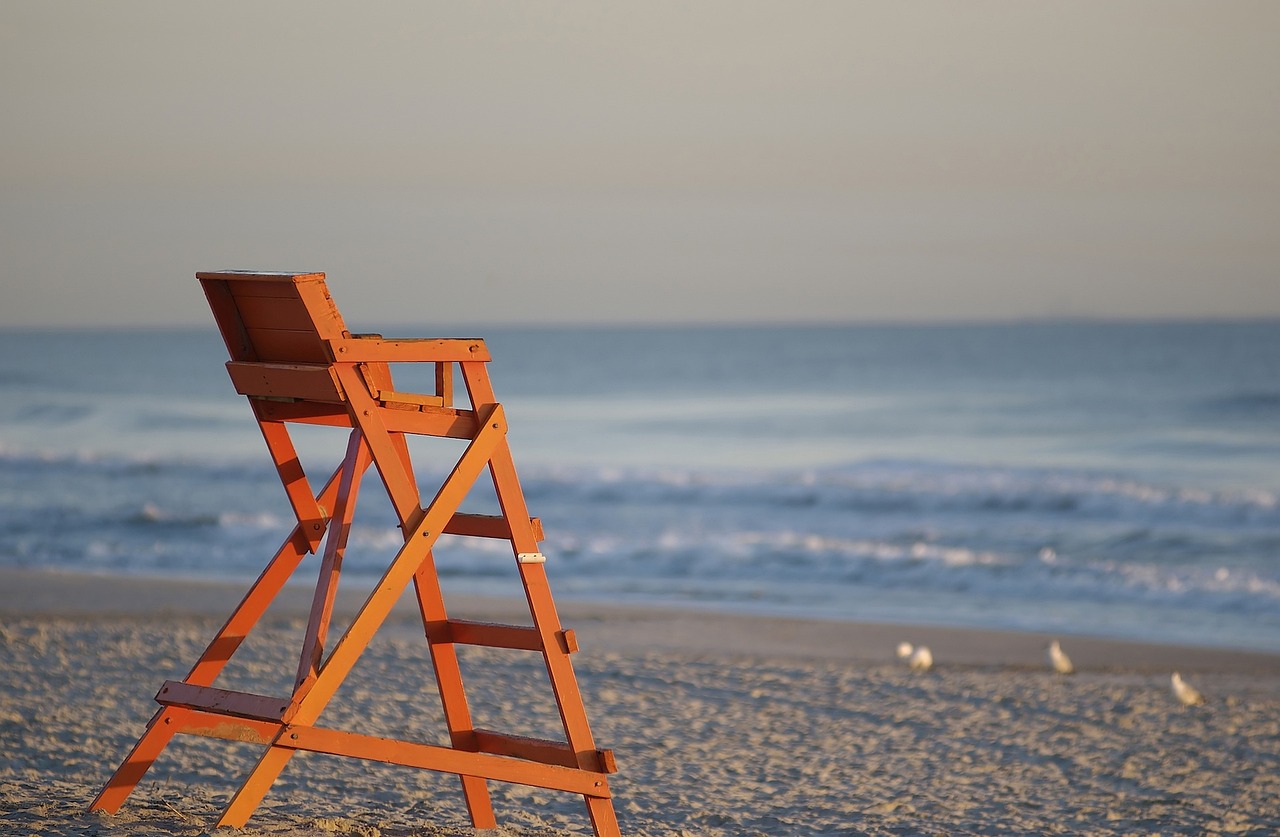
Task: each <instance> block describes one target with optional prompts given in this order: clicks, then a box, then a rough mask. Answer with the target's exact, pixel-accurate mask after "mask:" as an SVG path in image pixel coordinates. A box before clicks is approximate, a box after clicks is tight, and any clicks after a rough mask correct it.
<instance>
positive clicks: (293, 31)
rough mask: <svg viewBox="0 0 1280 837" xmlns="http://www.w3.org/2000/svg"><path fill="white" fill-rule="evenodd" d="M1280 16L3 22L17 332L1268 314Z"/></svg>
mask: <svg viewBox="0 0 1280 837" xmlns="http://www.w3.org/2000/svg"><path fill="white" fill-rule="evenodd" d="M1277 43H1280V3H1277V2H1272V0H1263V1H1262V2H1253V3H1239V2H1218V1H1217V0H1213V1H1210V0H1206V1H1205V2H1176V0H1149V1H1148V0H1143V1H1142V2H1121V1H1117V0H1105V2H1102V1H1101V0H1098V1H1096V2H1095V0H1071V1H1070V2H1057V3H1045V2H1028V0H1012V1H1011V2H998V3H995V2H972V1H970V2H963V3H957V2H927V3H913V2H900V0H871V2H854V0H842V2H831V3H818V2H771V3H757V2H744V1H743V0H733V2H651V0H644V2H630V3H625V4H624V3H608V2H581V3H532V2H530V3H515V2H478V3H461V2H448V3H444V2H421V1H420V0H413V2H380V3H342V4H337V3H320V2H310V1H309V2H207V3H194V2H180V3H175V2H169V0H163V2H161V1H160V0H157V2H130V0H113V2H109V3H104V2H92V3H91V2H82V3H68V2H51V1H50V0H30V1H29V2H28V1H27V0H23V1H21V2H16V1H15V0H6V2H4V3H2V4H0V79H2V81H0V129H2V130H0V271H3V272H2V274H0V281H2V282H3V284H2V285H0V288H2V289H3V290H2V291H0V294H2V295H0V326H13V325H49V324H104V325H127V324H193V323H194V324H207V323H208V322H209V315H208V313H207V310H206V308H205V303H204V301H203V298H202V297H201V296H200V293H199V289H198V286H197V284H196V282H195V279H194V278H193V274H194V273H195V271H197V270H207V269H218V268H261V269H272V270H320V271H325V272H327V273H328V274H329V279H330V284H331V286H332V287H333V289H334V294H335V296H336V298H337V300H338V302H339V304H340V305H341V306H342V307H343V309H344V311H345V312H346V313H347V318H348V320H349V321H351V322H352V323H353V325H354V324H358V325H361V326H364V327H375V326H377V325H378V324H380V323H384V322H386V323H418V322H421V323H424V324H442V323H443V324H447V323H450V322H465V323H477V322H509V321H516V322H534V323H536V322H566V321H568V322H600V323H614V322H633V321H644V322H653V321H678V322H704V321H705V322H719V321H754V320H775V321H864V320H885V319H891V320H904V319H905V320H938V319H952V318H961V319H1005V318H1022V317H1062V316H1116V317H1168V316H1176V317H1182V316H1212V317H1218V316H1240V315H1249V316H1254V315H1266V316H1280V48H1277Z"/></svg>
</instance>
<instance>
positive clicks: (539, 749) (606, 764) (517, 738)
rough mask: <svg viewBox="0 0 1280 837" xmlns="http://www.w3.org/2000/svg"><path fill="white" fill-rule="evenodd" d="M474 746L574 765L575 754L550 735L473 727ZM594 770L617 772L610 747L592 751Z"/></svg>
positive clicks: (576, 763) (531, 759)
mask: <svg viewBox="0 0 1280 837" xmlns="http://www.w3.org/2000/svg"><path fill="white" fill-rule="evenodd" d="M473 732H474V733H475V737H476V747H477V748H478V749H479V750H480V752H482V753H493V754H494V755H498V756H512V757H513V758H518V759H526V760H528V761H536V762H541V763H543V764H558V765H561V766H563V767H577V766H578V756H577V754H576V753H575V752H574V751H573V750H571V749H569V745H568V744H566V743H565V742H563V741H552V740H551V739H549V738H532V737H529V736H527V735H510V734H508V733H505V732H494V731H493V730H491V729H476V730H473ZM592 755H593V756H594V757H595V761H596V765H595V767H596V769H597V770H599V772H601V773H616V772H617V769H618V768H617V763H616V762H615V761H614V758H613V750H603V749H597V750H594V751H593V752H592Z"/></svg>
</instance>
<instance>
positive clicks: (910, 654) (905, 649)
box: [898, 642, 933, 671]
mask: <svg viewBox="0 0 1280 837" xmlns="http://www.w3.org/2000/svg"><path fill="white" fill-rule="evenodd" d="M898 656H899V657H900V658H902V659H904V660H906V661H907V665H908V666H910V667H911V670H912V671H928V670H929V669H931V668H933V652H932V651H930V650H929V648H928V646H925V645H919V646H915V645H912V644H911V643H909V642H899V643H898Z"/></svg>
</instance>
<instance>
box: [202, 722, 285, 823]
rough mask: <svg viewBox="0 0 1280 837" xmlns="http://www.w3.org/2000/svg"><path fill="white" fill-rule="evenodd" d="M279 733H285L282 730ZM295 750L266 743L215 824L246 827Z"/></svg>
mask: <svg viewBox="0 0 1280 837" xmlns="http://www.w3.org/2000/svg"><path fill="white" fill-rule="evenodd" d="M279 734H280V735H284V734H285V733H284V732H283V730H282V731H281V732H280V733H279ZM277 740H279V739H278V738H277ZM295 752H297V751H296V750H293V749H290V748H288V747H277V746H276V745H275V743H274V742H273V743H272V744H271V746H269V747H267V750H266V752H264V753H263V754H262V757H261V758H259V759H258V763H257V764H256V765H254V767H253V770H251V771H249V775H248V776H246V777H245V780H244V782H243V783H242V784H241V785H240V789H239V790H237V791H236V792H235V795H234V796H232V797H231V801H230V802H229V803H227V807H226V809H225V810H224V811H223V812H222V816H221V817H219V818H218V822H217V825H216V827H217V828H222V827H223V826H230V827H231V828H243V827H244V824H245V823H246V822H248V821H249V817H251V816H253V812H254V811H255V810H257V808H258V806H259V805H260V804H262V798H263V797H264V796H266V795H267V791H268V790H270V789H271V785H272V783H273V782H275V780H276V779H277V778H278V777H279V776H280V772H281V771H282V770H284V766H285V765H286V764H288V763H289V759H291V758H293V754H294V753H295Z"/></svg>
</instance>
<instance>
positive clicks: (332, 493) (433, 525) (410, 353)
mask: <svg viewBox="0 0 1280 837" xmlns="http://www.w3.org/2000/svg"><path fill="white" fill-rule="evenodd" d="M196 276H197V278H198V279H199V280H200V283H201V285H202V286H203V288H204V291H205V295H206V298H207V299H208V301H209V306H210V308H211V310H212V311H213V315H214V319H215V320H216V322H217V324H218V328H219V330H220V332H221V334H222V337H223V340H224V342H225V343H226V346H227V351H228V353H229V354H230V357H231V360H230V361H229V363H228V373H229V374H230V376H231V378H232V381H233V384H234V386H235V388H236V389H237V391H239V392H240V393H241V394H243V395H246V396H247V397H248V398H249V400H250V404H251V406H252V408H253V411H254V416H255V417H256V418H257V420H258V424H259V427H260V428H261V431H262V435H263V439H264V441H265V442H266V445H267V450H268V453H269V454H270V456H271V458H272V462H273V464H274V465H275V467H276V470H277V472H278V474H279V476H280V481H281V484H282V485H283V487H284V489H285V494H286V496H287V497H288V499H289V502H290V505H291V506H292V508H293V511H294V513H295V515H296V516H297V525H296V526H295V527H294V529H293V531H292V532H291V533H290V534H289V536H288V537H287V538H286V539H285V541H284V543H283V544H282V545H281V547H280V549H279V550H278V551H277V552H276V554H275V556H274V557H273V558H271V560H270V561H269V562H268V564H267V567H266V569H264V570H263V573H262V575H261V576H259V578H258V580H257V581H256V582H255V583H254V585H253V586H252V587H251V588H250V589H249V592H248V593H247V594H246V595H245V597H244V599H243V600H242V601H241V603H240V605H239V606H238V607H237V608H236V609H235V611H234V612H233V613H232V614H231V616H230V617H229V618H228V619H227V622H226V623H225V624H224V625H223V627H222V629H221V630H220V631H219V632H218V634H217V635H216V636H215V637H214V638H213V640H212V641H211V642H210V643H209V646H208V647H207V648H206V649H205V652H204V654H202V655H201V657H200V659H199V660H198V661H197V662H196V663H195V665H194V666H193V667H192V669H191V672H190V673H189V674H188V675H187V677H186V678H185V679H184V680H182V681H166V682H165V683H164V684H163V686H162V687H161V690H160V693H159V694H158V695H157V696H156V700H157V701H158V702H159V703H160V704H161V708H160V711H159V712H157V713H156V715H155V717H153V718H152V720H151V722H150V723H149V724H148V725H147V729H146V730H145V731H144V732H143V735H142V737H141V738H140V739H139V740H138V743H137V744H136V745H135V746H134V748H133V749H132V750H131V751H130V753H129V754H128V756H126V758H125V760H124V762H123V763H122V764H121V765H120V767H119V768H118V769H117V770H116V772H115V774H114V775H113V776H112V777H111V779H110V780H109V781H108V782H107V784H106V786H105V787H104V788H103V789H102V791H101V793H99V794H98V796H97V798H96V799H94V801H93V803H92V804H91V806H90V809H91V810H103V811H108V812H114V811H116V810H118V809H119V807H120V805H121V804H122V803H123V802H124V800H125V799H126V798H127V797H128V795H129V794H130V793H131V792H132V790H133V789H134V787H136V786H137V784H138V782H139V781H141V779H142V777H143V775H144V774H145V773H146V772H147V770H148V769H149V768H150V767H151V765H152V763H153V762H154V761H155V759H156V758H157V757H158V756H159V754H160V753H161V752H162V751H163V750H164V748H165V747H166V746H167V745H168V743H169V741H170V740H171V739H172V737H173V736H174V735H175V734H177V733H184V734H188V735H200V736H204V737H209V738H218V739H225V740H233V741H243V742H250V743H258V744H265V745H266V749H265V750H264V751H263V752H262V755H261V757H260V759H259V760H258V762H257V764H256V765H255V766H254V767H253V768H252V769H251V770H250V772H249V774H248V775H247V776H246V777H245V779H244V781H243V783H242V784H241V786H240V788H239V789H238V790H237V791H236V792H235V794H234V795H233V797H232V799H231V801H230V803H229V804H228V805H227V808H226V809H225V810H224V811H223V813H222V816H221V817H220V818H219V820H218V822H217V825H219V826H236V827H238V826H242V825H244V824H245V822H247V821H248V819H249V817H250V816H252V815H253V812H254V811H255V810H256V809H257V807H258V805H259V804H260V803H261V801H262V799H263V797H264V796H265V795H266V793H267V792H268V790H269V789H270V787H271V785H272V783H273V782H274V781H275V779H276V777H277V776H279V774H280V771H281V770H283V769H284V767H285V765H286V764H287V763H288V761H289V759H290V758H291V757H292V755H293V754H294V753H295V752H297V751H298V750H310V751H314V752H321V753H329V754H333V755H341V756H348V757H351V758H360V759H369V760H375V761H382V762H389V763H393V764H403V765H408V766H412V767H418V768H422V769H427V770H436V771H443V772H447V773H455V774H457V775H458V776H460V777H461V781H462V787H463V793H464V798H465V802H466V805H467V809H468V812H469V813H470V816H471V820H472V824H473V825H474V826H475V827H476V828H493V827H496V825H497V820H496V817H495V816H494V812H493V807H492V804H491V801H490V796H489V791H488V787H487V785H486V782H487V781H501V782H514V783H519V784H526V785H531V786H534V787H542V788H549V789H554V790H562V791H565V792H569V793H577V794H581V795H582V797H583V799H584V801H585V803H586V807H587V813H588V816H589V818H590V820H591V823H592V827H593V829H594V831H595V834H596V835H597V837H615V835H618V834H619V831H618V823H617V818H616V816H615V814H614V810H613V804H612V801H611V799H610V791H609V786H608V780H607V775H606V774H608V773H612V772H614V771H615V770H616V768H615V766H614V758H613V753H612V751H610V750H601V749H597V748H596V745H595V743H594V741H593V739H592V737H591V731H590V728H589V726H588V723H587V717H586V711H585V709H584V707H583V702H582V695H581V693H580V691H579V689H578V685H577V680H576V677H575V675H574V672H573V666H572V664H571V663H570V661H569V655H570V654H571V653H573V652H574V651H576V650H577V647H578V643H577V639H576V637H575V635H574V634H573V632H572V631H568V630H565V629H564V628H563V627H562V626H561V624H560V619H559V616H558V615H557V613H556V608H555V603H554V601H553V600H552V597H551V590H550V587H549V586H548V584H547V579H546V570H545V565H544V564H543V563H540V561H541V560H542V556H541V555H539V554H536V553H538V542H539V541H540V540H541V539H542V537H543V533H542V525H541V522H540V521H539V520H538V519H537V518H533V517H530V516H529V513H528V509H527V507H526V505H525V500H524V495H523V493H522V491H521V489H520V483H519V480H518V478H517V476H516V471H515V465H514V463H513V460H512V457H511V451H510V448H509V446H508V444H507V437H506V432H507V424H506V418H505V415H504V412H503V409H502V405H501V404H499V403H498V401H497V399H496V398H495V397H494V394H493V388H492V385H491V384H490V381H489V375H488V367H487V364H488V362H489V360H490V356H489V351H488V349H487V347H486V346H485V345H484V341H483V340H479V339H470V338H468V339H445V340H436V339H412V340H402V339H392V340H388V339H384V338H382V337H381V336H380V335H376V334H375V335H353V334H351V333H350V332H349V331H347V329H346V326H345V325H344V323H343V320H342V316H341V315H340V314H339V312H338V309H337V306H336V305H334V303H333V299H332V297H331V296H330V295H329V290H328V287H327V285H326V282H325V276H324V274H323V273H263V272H256V271H243V272H242V271H231V272H220V273H198V274H196ZM396 363H432V364H434V365H435V382H436V383H435V390H436V391H435V392H433V393H422V394H417V393H405V392H400V391H397V390H396V389H395V387H394V384H393V383H392V373H391V366H390V365H391V364H396ZM455 364H456V365H457V366H458V368H459V369H460V370H461V375H462V379H463V382H464V385H465V386H466V390H467V394H468V398H469V401H470V408H469V409H458V408H455V407H454V406H453V395H454V393H453V387H454V374H453V369H454V366H455ZM290 423H303V424H321V425H328V426H335V427H346V428H349V429H350V431H351V433H350V436H349V439H348V446H347V452H346V456H345V457H344V458H343V461H342V463H341V464H340V465H339V467H338V469H337V470H336V471H335V472H334V474H333V475H332V476H331V477H330V478H329V480H328V482H327V483H326V484H325V487H324V488H323V489H322V490H321V491H320V493H319V494H314V493H313V492H312V489H311V486H310V482H309V481H308V479H307V476H306V473H305V472H304V470H303V467H302V463H301V461H300V460H299V457H298V454H297V451H296V449H295V447H294V445H293V442H292V439H291V438H290V435H289V430H288V425H289V424H290ZM406 435H415V436H418V435H420V436H429V437H437V438H451V439H467V440H469V444H468V445H467V448H466V450H465V451H464V452H463V453H462V455H461V456H460V457H459V458H458V460H457V463H456V464H455V465H454V467H453V470H452V471H451V472H450V474H449V476H448V477H447V478H446V479H445V480H444V482H443V483H442V484H441V485H440V487H439V489H438V490H437V491H436V493H435V495H434V497H433V498H432V499H431V500H430V502H428V503H427V504H426V505H425V506H424V505H423V504H422V496H421V494H420V492H419V490H418V485H417V481H416V479H415V477H414V469H413V463H412V459H411V456H410V451H409V446H408V444H407V442H406V438H405V437H406ZM370 465H372V466H373V467H374V468H375V469H376V470H377V473H378V475H379V477H380V479H381V482H382V485H383V487H384V489H385V490H386V495H387V498H388V499H389V500H390V502H391V505H392V507H393V508H394V510H395V512H396V516H397V518H398V519H399V521H400V527H401V530H402V533H403V536H404V545H403V546H402V547H401V548H400V550H399V551H398V552H397V553H396V554H395V555H394V556H393V557H391V559H390V561H389V563H388V565H387V569H386V571H385V572H384V574H383V576H382V578H381V579H380V580H379V581H378V582H377V584H376V585H375V586H374V588H373V590H371V591H370V593H369V595H368V598H367V599H366V600H365V603H364V605H363V606H362V607H361V608H360V610H359V612H358V613H357V614H356V616H355V617H354V619H353V620H352V622H351V624H350V625H349V626H348V627H347V629H346V631H345V632H344V633H343V634H342V636H341V638H340V639H339V640H338V641H337V643H335V644H334V646H333V648H332V649H331V650H329V651H328V653H327V655H326V649H325V645H326V641H327V636H328V631H329V627H330V623H331V619H332V615H333V607H334V600H335V591H336V589H337V586H338V582H339V578H340V575H341V570H342V554H343V549H344V547H345V544H346V537H347V532H348V528H349V526H350V523H351V520H352V516H353V514H354V510H355V504H356V499H357V496H358V489H359V484H360V481H361V479H362V478H363V476H364V475H365V473H366V472H367V470H368V469H369V467H370ZM486 470H488V471H489V474H490V478H491V480H492V483H493V488H494V491H495V492H496V496H497V499H498V505H499V507H500V508H501V510H502V514H501V515H500V516H493V515H477V514H469V513H466V512H462V511H460V506H461V504H462V502H463V500H464V499H465V497H466V496H467V494H468V492H469V491H470V490H471V488H472V486H473V485H474V484H475V483H476V481H477V480H478V479H479V477H480V475H481V474H482V473H484V472H485V471H486ZM446 532H447V533H450V534H455V535H460V536H464V537H485V538H500V539H505V540H508V541H510V543H511V548H512V554H513V556H515V557H516V559H517V566H518V569H519V573H520V578H521V580H522V583H523V585H524V588H525V596H526V600H527V602H528V605H529V608H530V614H531V616H532V618H533V625H532V626H507V625H491V624H485V623H477V622H469V621H466V620H456V619H455V620H451V619H450V618H449V615H448V612H447V610H446V607H445V600H444V595H443V592H442V591H441V588H440V582H439V578H438V576H437V575H436V570H435V562H434V559H433V556H432V549H433V547H434V545H435V542H436V540H437V539H438V538H439V536H440V535H441V534H443V533H446ZM322 545H323V547H324V549H323V552H322V553H321V554H320V558H319V560H320V567H319V571H318V578H317V582H316V590H315V596H314V599H313V602H312V609H311V617H310V619H309V621H308V624H307V629H306V633H305V636H304V639H303V647H302V649H301V653H300V659H299V666H298V672H297V676H296V678H295V681H294V682H295V686H294V689H293V693H292V694H290V695H289V696H287V697H271V696H265V695H255V694H248V693H245V692H237V691H232V690H227V689H220V688H217V687H215V686H214V685H213V684H214V681H215V680H216V678H217V677H218V675H219V674H220V673H221V671H222V669H223V667H224V666H225V665H226V663H227V662H228V660H230V659H231V657H232V655H233V654H234V653H235V652H236V650H237V649H238V648H239V647H240V645H241V643H242V642H243V641H244V639H245V638H246V637H247V636H248V634H249V632H250V631H251V630H252V629H253V627H254V626H255V625H256V624H257V623H258V621H259V619H260V618H261V617H262V615H263V613H264V612H265V611H266V609H267V607H268V606H269V605H270V604H271V602H272V601H273V600H274V599H275V597H276V596H277V595H278V594H279V592H280V590H281V589H282V587H283V586H284V584H285V582H286V581H287V580H288V579H289V578H290V576H292V574H293V573H294V571H295V570H296V569H297V568H298V567H299V565H300V564H301V563H302V562H303V560H304V559H305V557H306V555H307V554H309V553H318V552H320V547H321V546H322ZM521 555H524V556H525V558H526V559H528V558H530V557H536V558H537V559H538V562H530V561H528V560H526V561H523V562H522V561H520V560H519V556H521ZM410 581H412V582H413V585H414V589H415V592H416V595H417V601H418V607H419V611H420V615H421V618H422V624H423V632H424V635H425V637H426V640H427V642H428V645H429V648H430V651H431V661H432V665H433V667H434V669H435V675H436V682H437V684H438V686H439V690H440V699H441V702H442V704H443V707H444V714H445V721H446V724H447V725H448V728H449V739H450V746H449V747H440V746H434V745H429V744H423V743H418V742H412V741H396V740H392V739H385V738H378V737H376V736H369V735H358V734H355V733H351V732H345V731H341V730H333V729H325V728H322V727H319V726H316V721H317V720H318V719H319V718H320V716H321V714H322V713H323V711H324V709H325V707H326V706H327V704H328V703H329V700H330V699H331V698H332V697H333V695H334V693H335V692H336V691H337V689H338V687H339V686H340V685H341V684H342V682H343V681H344V680H345V679H346V677H347V676H348V675H349V674H350V673H351V670H352V668H353V667H354V665H355V663H356V661H357V659H358V658H359V656H360V654H361V653H362V652H363V651H364V649H365V647H366V646H367V645H368V643H369V641H370V640H371V639H372V638H373V636H374V635H375V633H376V632H377V631H378V629H379V628H380V627H381V625H382V623H383V622H384V620H385V619H386V617H387V616H388V615H389V614H390V612H391V609H392V607H393V606H394V604H395V603H396V601H397V600H398V599H399V598H400V596H401V594H402V593H403V592H404V590H405V588H406V587H407V586H408V585H409V583H410ZM457 644H466V645H483V646H488V647H497V648H507V649H516V650H526V651H533V652H537V653H540V654H542V656H543V658H544V661H545V664H546V669H547V673H548V675H549V676H550V679H551V687H552V692H553V694H554V697H555V699H556V702H557V705H558V707H559V712H560V717H561V720H562V721H563V723H564V731H565V739H566V740H565V741H553V740H546V739H536V738H527V737H524V736H519V735H508V734H504V733H499V732H494V731H491V730H477V729H475V728H474V726H473V724H472V720H471V714H470V709H469V707H468V702H467V696H466V690H465V688H464V685H463V682H462V673H461V670H460V667H459V665H458V657H457V652H456V650H455V645H457Z"/></svg>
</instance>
